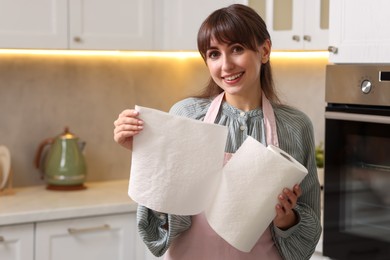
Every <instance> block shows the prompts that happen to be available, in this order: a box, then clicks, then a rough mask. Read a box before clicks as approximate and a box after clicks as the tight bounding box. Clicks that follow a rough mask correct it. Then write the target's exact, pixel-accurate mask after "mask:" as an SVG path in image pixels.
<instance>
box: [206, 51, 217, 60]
mask: <svg viewBox="0 0 390 260" xmlns="http://www.w3.org/2000/svg"><path fill="white" fill-rule="evenodd" d="M207 56H208V57H209V58H210V59H216V58H218V56H219V52H217V51H210V52H209V53H208V55H207Z"/></svg>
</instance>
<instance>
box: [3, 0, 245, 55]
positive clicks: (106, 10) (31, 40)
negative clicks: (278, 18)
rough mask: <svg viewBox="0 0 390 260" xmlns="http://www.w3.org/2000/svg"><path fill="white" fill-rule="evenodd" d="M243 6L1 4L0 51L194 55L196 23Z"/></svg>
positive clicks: (121, 1) (44, 0) (161, 0)
mask: <svg viewBox="0 0 390 260" xmlns="http://www.w3.org/2000/svg"><path fill="white" fill-rule="evenodd" d="M246 2H247V1H245V0H236V1H234V0H219V1H209V0H198V1H188V0H34V1H31V0H0V6H1V8H0V48H39V49H77V50H84V49H88V50H197V43H196V36H197V32H198V29H199V27H200V25H201V22H202V21H203V20H204V19H205V18H206V17H207V15H209V14H210V13H211V12H212V11H214V10H215V9H218V8H221V7H224V6H227V5H230V4H233V3H246Z"/></svg>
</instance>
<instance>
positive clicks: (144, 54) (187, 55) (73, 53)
mask: <svg viewBox="0 0 390 260" xmlns="http://www.w3.org/2000/svg"><path fill="white" fill-rule="evenodd" d="M1 54H15V55H20V54H22V55H54V56H55V55H58V56H112V57H118V56H120V57H122V56H123V57H161V58H180V59H184V58H200V54H199V53H198V52H194V51H192V52H191V51H175V52H173V51H171V52H169V51H115V50H113V51H94V50H31V49H0V55H1Z"/></svg>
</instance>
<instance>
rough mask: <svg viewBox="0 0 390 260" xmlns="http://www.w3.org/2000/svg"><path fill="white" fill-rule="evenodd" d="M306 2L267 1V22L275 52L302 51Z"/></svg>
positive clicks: (297, 0) (303, 0) (298, 0)
mask: <svg viewBox="0 0 390 260" xmlns="http://www.w3.org/2000/svg"><path fill="white" fill-rule="evenodd" d="M304 2H305V0H267V1H266V20H265V22H266V23H267V27H268V31H269V33H270V35H271V40H272V47H273V49H274V50H278V49H281V50H302V49H303V23H304V10H305V8H304Z"/></svg>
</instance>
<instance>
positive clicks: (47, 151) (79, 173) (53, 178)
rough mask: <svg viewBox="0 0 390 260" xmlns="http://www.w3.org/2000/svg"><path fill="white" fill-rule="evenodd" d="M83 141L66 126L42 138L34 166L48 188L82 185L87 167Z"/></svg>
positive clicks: (63, 188) (80, 186)
mask: <svg viewBox="0 0 390 260" xmlns="http://www.w3.org/2000/svg"><path fill="white" fill-rule="evenodd" d="M84 147H85V142H81V141H79V138H78V137H77V136H76V135H74V134H72V133H71V132H70V131H69V129H68V128H67V127H65V130H64V132H63V133H62V134H60V135H58V136H56V137H54V138H47V139H45V140H43V141H42V142H41V143H40V144H39V146H38V149H37V151H36V155H35V167H36V168H37V169H40V170H41V174H42V175H41V176H42V178H43V179H45V181H46V183H47V189H49V190H79V189H85V188H86V187H85V186H84V182H85V178H86V174H87V167H86V163H85V158H84V155H83V150H84Z"/></svg>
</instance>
